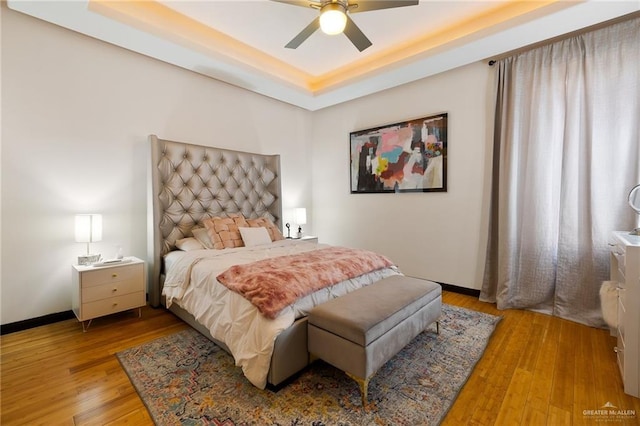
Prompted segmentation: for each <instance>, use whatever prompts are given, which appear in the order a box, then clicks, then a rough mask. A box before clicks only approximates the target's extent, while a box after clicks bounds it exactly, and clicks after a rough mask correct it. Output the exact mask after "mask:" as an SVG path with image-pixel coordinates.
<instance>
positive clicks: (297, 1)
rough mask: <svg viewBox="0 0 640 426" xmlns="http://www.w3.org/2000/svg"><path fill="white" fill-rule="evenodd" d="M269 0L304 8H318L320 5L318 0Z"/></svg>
mask: <svg viewBox="0 0 640 426" xmlns="http://www.w3.org/2000/svg"><path fill="white" fill-rule="evenodd" d="M271 1H275V2H277V3H284V4H288V5H291V6H301V7H306V8H310V7H313V8H315V9H320V6H321V5H322V3H320V2H319V1H313V0H271Z"/></svg>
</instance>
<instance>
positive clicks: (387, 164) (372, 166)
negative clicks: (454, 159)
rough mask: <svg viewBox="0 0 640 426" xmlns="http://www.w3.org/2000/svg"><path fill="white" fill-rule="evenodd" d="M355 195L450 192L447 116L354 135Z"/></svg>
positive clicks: (352, 174)
mask: <svg viewBox="0 0 640 426" xmlns="http://www.w3.org/2000/svg"><path fill="white" fill-rule="evenodd" d="M350 139H351V193H352V194H354V193H371V192H436V191H440V192H446V190H447V114H446V113H443V114H438V115H434V116H431V117H424V118H419V119H415V120H410V121H405V122H402V123H396V124H390V125H386V126H381V127H376V128H373V129H367V130H361V131H358V132H352V133H351V136H350Z"/></svg>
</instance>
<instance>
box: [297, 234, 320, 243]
mask: <svg viewBox="0 0 640 426" xmlns="http://www.w3.org/2000/svg"><path fill="white" fill-rule="evenodd" d="M299 240H300V241H305V242H307V243H317V242H318V237H314V236H313V235H305V236H303V237H302V238H299Z"/></svg>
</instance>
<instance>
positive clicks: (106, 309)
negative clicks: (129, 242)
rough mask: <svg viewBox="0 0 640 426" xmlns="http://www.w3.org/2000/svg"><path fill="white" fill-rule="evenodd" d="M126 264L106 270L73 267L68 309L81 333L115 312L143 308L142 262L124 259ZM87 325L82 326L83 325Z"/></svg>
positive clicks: (100, 267)
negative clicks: (74, 316)
mask: <svg viewBox="0 0 640 426" xmlns="http://www.w3.org/2000/svg"><path fill="white" fill-rule="evenodd" d="M124 260H125V261H126V263H117V264H114V265H108V266H85V265H73V266H72V268H71V273H72V277H73V295H72V297H71V307H72V309H73V313H74V314H76V317H78V320H79V321H80V322H81V323H82V330H83V331H87V329H88V328H89V326H90V325H91V320H92V319H94V318H97V317H102V316H105V315H109V314H115V313H116V312H122V311H126V310H129V309H135V308H138V316H140V315H141V310H140V309H139V308H140V307H142V306H144V305H146V303H147V301H146V294H145V292H146V288H147V283H146V274H145V268H144V261H142V260H140V259H138V258H136V257H125V259H124ZM87 320H88V321H89V322H88V323H87V325H86V326H85V321H87Z"/></svg>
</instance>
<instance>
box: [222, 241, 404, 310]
mask: <svg viewBox="0 0 640 426" xmlns="http://www.w3.org/2000/svg"><path fill="white" fill-rule="evenodd" d="M392 264H393V263H392V262H391V261H390V260H389V259H387V258H386V257H385V256H382V255H380V254H377V253H374V252H371V251H368V250H360V249H350V248H345V247H329V248H324V249H319V250H313V251H310V252H306V253H300V254H294V255H289V256H280V257H274V258H271V259H264V260H259V261H256V262H252V263H248V264H244V265H235V266H232V267H231V268H229V269H227V270H226V271H224V272H223V273H221V274H220V275H218V277H217V278H218V281H220V282H221V283H222V284H223V285H225V286H226V287H227V288H229V289H230V290H233V291H235V292H237V293H240V294H241V295H242V296H244V298H245V299H247V300H249V301H250V302H251V303H253V304H254V305H255V306H256V307H257V308H258V310H259V311H260V312H261V313H262V314H263V315H265V316H266V317H268V318H275V317H276V316H277V315H278V314H279V313H280V311H282V310H283V309H284V308H286V307H287V306H289V305H290V304H291V303H293V302H295V301H296V300H298V299H299V298H301V297H304V296H306V295H307V294H310V293H313V292H314V291H316V290H319V289H321V288H324V287H329V286H331V285H334V284H337V283H339V282H341V281H345V280H348V279H350V278H355V277H357V276H359V275H362V274H365V273H367V272H371V271H375V270H378V269H382V268H386V267H388V266H391V265H392Z"/></svg>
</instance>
